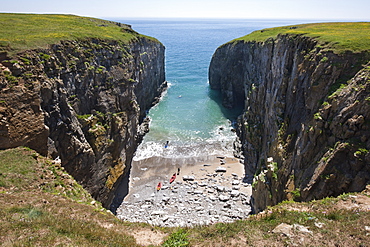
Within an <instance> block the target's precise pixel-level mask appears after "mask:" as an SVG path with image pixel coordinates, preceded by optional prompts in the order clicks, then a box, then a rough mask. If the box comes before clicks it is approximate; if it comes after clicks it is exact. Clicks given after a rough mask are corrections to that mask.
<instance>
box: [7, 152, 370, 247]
mask: <svg viewBox="0 0 370 247" xmlns="http://www.w3.org/2000/svg"><path fill="white" fill-rule="evenodd" d="M369 195H370V191H369V190H367V191H364V192H363V193H361V194H360V193H357V194H346V195H342V196H340V197H338V198H326V199H323V200H320V201H313V202H310V203H294V202H284V203H282V204H280V205H278V206H275V207H271V208H269V209H268V210H266V211H265V212H264V213H261V214H258V215H255V216H251V218H249V219H247V220H239V221H236V222H235V223H231V224H226V223H217V224H214V225H210V226H199V227H194V228H182V229H181V228H158V227H151V226H149V225H147V224H141V223H127V222H122V221H120V220H118V219H117V218H115V217H114V216H113V215H111V214H110V213H107V211H106V210H105V209H103V208H102V207H101V206H99V204H98V203H96V202H95V201H94V200H93V199H92V198H91V197H90V196H89V195H88V194H87V192H86V191H84V190H83V189H82V188H81V186H79V185H78V184H77V183H76V181H74V179H73V178H72V177H71V176H69V175H68V174H67V173H66V172H65V171H64V169H63V168H62V167H60V165H59V164H58V162H55V161H51V160H49V159H47V158H45V157H42V156H40V155H39V154H37V153H36V152H34V151H32V150H30V149H28V148H16V149H8V150H1V151H0V205H1V207H0V243H2V246H133V247H134V246H163V247H169V246H171V247H174V246H287V245H292V246H308V245H310V246H367V244H366V243H369V241H370V208H369V205H370V197H369Z"/></svg>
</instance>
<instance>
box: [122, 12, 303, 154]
mask: <svg viewBox="0 0 370 247" xmlns="http://www.w3.org/2000/svg"><path fill="white" fill-rule="evenodd" d="M119 21H120V22H123V23H126V24H130V25H132V28H133V29H134V30H136V31H138V32H139V33H142V34H145V35H149V36H152V37H155V38H157V39H158V40H159V41H161V42H162V43H163V44H164V45H165V47H166V80H167V81H168V83H169V88H168V90H167V92H166V93H165V95H164V96H163V98H162V100H161V101H160V103H159V104H158V105H156V106H155V107H154V108H152V109H151V110H150V112H149V117H150V118H151V123H150V131H149V133H148V134H146V136H145V137H144V140H143V143H142V144H141V145H140V146H139V148H138V150H137V152H136V155H135V158H134V160H142V159H146V158H150V157H165V158H176V157H183V158H184V157H200V156H207V155H214V154H217V155H225V156H231V155H232V151H233V145H232V144H233V141H234V140H235V137H236V136H235V133H234V132H233V131H231V129H232V122H233V121H234V120H235V119H236V116H237V115H238V114H239V113H240V110H237V109H236V110H234V111H230V110H227V109H224V108H223V107H222V106H221V105H220V104H219V103H218V102H216V101H215V99H216V98H217V92H213V91H212V90H210V88H209V85H208V67H209V64H210V61H211V58H212V55H213V53H214V52H215V50H216V49H217V47H219V46H220V45H222V44H224V43H226V42H228V41H230V40H232V39H235V38H238V37H240V36H244V35H246V34H248V33H250V32H252V31H254V30H258V29H262V28H267V27H274V26H282V25H289V24H298V23H301V22H297V21H292V20H290V21H281V20H279V21H271V20H267V21H266V20H168V19H167V20H160V19H155V20H135V19H131V20H119ZM166 141H169V145H168V147H167V148H164V145H165V143H166Z"/></svg>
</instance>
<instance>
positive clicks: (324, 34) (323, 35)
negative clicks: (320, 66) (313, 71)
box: [231, 22, 370, 53]
mask: <svg viewBox="0 0 370 247" xmlns="http://www.w3.org/2000/svg"><path fill="white" fill-rule="evenodd" d="M278 34H290V35H305V36H308V37H311V38H315V39H316V40H318V41H319V44H320V45H322V46H324V47H325V48H328V49H332V50H333V51H334V52H336V53H342V52H344V51H352V52H361V51H370V22H332V23H312V24H302V25H294V26H284V27H277V28H267V29H263V30H259V31H255V32H252V33H251V34H249V35H246V36H243V37H240V38H238V39H235V40H233V41H231V42H235V41H244V42H248V41H257V42H264V41H266V40H268V39H269V38H276V37H277V36H278Z"/></svg>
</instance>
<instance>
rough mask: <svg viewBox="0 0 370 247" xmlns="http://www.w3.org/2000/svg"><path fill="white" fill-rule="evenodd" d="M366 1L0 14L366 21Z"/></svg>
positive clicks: (369, 1) (18, 3) (83, 2)
mask: <svg viewBox="0 0 370 247" xmlns="http://www.w3.org/2000/svg"><path fill="white" fill-rule="evenodd" d="M369 10H370V0H0V12H3V13H4V12H5V13H10V12H11V13H53V14H54V13H58V14H75V15H80V16H90V17H97V18H117V17H119V18H153V17H155V18H232V19H234V18H236V19H239V18H241V19H312V20H353V21H370V11H369Z"/></svg>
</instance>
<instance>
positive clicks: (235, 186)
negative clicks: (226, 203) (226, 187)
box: [232, 185, 240, 190]
mask: <svg viewBox="0 0 370 247" xmlns="http://www.w3.org/2000/svg"><path fill="white" fill-rule="evenodd" d="M232 189H233V190H240V186H239V185H234V186H233V188H232Z"/></svg>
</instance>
